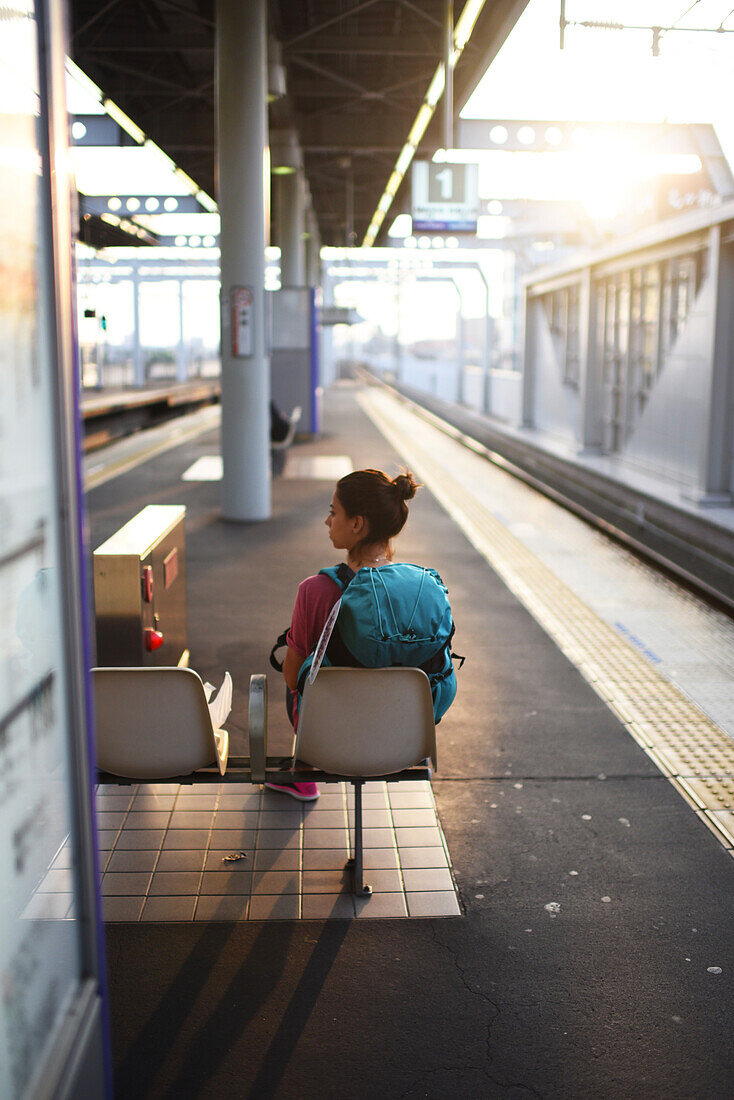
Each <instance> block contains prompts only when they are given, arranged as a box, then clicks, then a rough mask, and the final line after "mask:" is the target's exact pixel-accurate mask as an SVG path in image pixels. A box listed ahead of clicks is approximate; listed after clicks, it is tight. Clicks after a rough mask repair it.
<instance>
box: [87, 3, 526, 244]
mask: <svg viewBox="0 0 734 1100" xmlns="http://www.w3.org/2000/svg"><path fill="white" fill-rule="evenodd" d="M526 3H527V0H486V2H484V3H483V2H482V0H464V2H462V0H456V2H455V4H454V26H455V28H460V27H463V28H464V31H465V32H466V31H467V30H469V29H470V33H469V35H468V38H467V40H466V44H465V45H463V44H462V46H463V48H462V49H461V50H460V51H459V55H458V59H457V61H456V67H455V73H454V108H455V116H456V117H458V114H459V112H460V111H461V109H462V107H463V106H464V104H465V103H466V101H467V100H468V98H469V96H470V95H471V93H472V91H473V90H474V88H475V87H476V85H477V83H478V82H479V80H480V79H481V77H482V75H483V74H484V73H485V71H486V69H487V67H488V66H489V64H490V63H491V61H492V60H493V58H494V57H495V55H496V54H497V52H498V51H499V49H500V47H501V46H502V44H503V42H504V41H505V39H506V38H507V36H508V34H509V32H510V30H511V29H512V27H513V26H514V24H515V22H516V21H517V19H518V18H519V16H520V15H521V13H522V11H523V10H524V8H525V6H526ZM69 6H70V12H71V43H70V53H71V57H72V59H73V61H74V62H75V64H76V65H77V66H78V67H79V69H80V70H82V72H83V73H84V74H86V75H87V76H88V77H89V78H90V79H91V81H93V83H94V85H96V86H97V87H98V88H99V89H100V90H101V93H102V96H101V100H98V106H97V108H95V109H93V110H87V109H84V108H82V109H81V110H80V108H79V106H75V105H74V103H73V102H71V103H70V110H71V111H72V113H73V114H75V115H81V114H84V115H87V116H89V115H90V114H92V115H93V114H95V113H96V114H99V115H103V114H105V107H104V105H103V104H104V101H105V100H109V101H111V102H112V105H113V108H112V109H113V110H114V109H115V108H118V109H119V110H121V111H122V112H124V115H125V116H127V118H128V119H129V120H131V122H132V124H133V127H132V128H133V131H134V130H135V129H136V128H139V131H140V133H139V134H138V135H137V138H135V137H132V136H130V134H129V132H128V134H127V138H126V139H125V142H126V146H127V147H126V148H121V149H120V165H119V166H118V168H117V170H116V171H114V172H112V175H113V177H114V178H115V179H116V181H117V184H116V190H117V192H118V194H119V193H124V194H126V195H128V196H137V195H140V197H141V205H140V208H139V209H137V210H136V212H135V215H134V221H135V225H136V226H137V227H138V228H139V230H140V243H152V241H151V240H150V239H148V240H147V241H146V238H145V232H146V230H150V231H151V233H152V232H155V233H156V234H158V235H160V234H163V235H164V236H170V237H175V236H176V235H180V234H181V233H185V232H186V231H187V230H186V228H185V222H184V220H183V219H185V218H186V216H187V213H188V212H189V211H191V210H194V209H196V210H199V211H201V210H210V211H212V210H214V211H215V210H216V207H215V205H214V204H213V203H212V199H216V184H215V164H216V124H215V99H216V91H215V73H214V60H215V59H214V35H215V5H214V3H213V0H145V2H143V0H138V2H130V0H107V2H100V0H70V5H69ZM445 8H446V4H445V0H420V3H418V2H413V0H352V2H349V3H347V2H345V0H270V3H269V5H268V19H269V34H270V36H271V40H274V41H275V42H277V43H279V44H280V51H281V56H282V64H283V67H284V69H285V88H286V94H285V96H284V97H282V98H279V99H276V100H274V101H273V102H272V103H271V105H270V109H269V121H270V129H271V133H273V132H274V131H281V130H295V132H296V134H297V135H298V140H299V144H300V147H301V150H302V155H303V163H304V173H305V177H306V180H307V182H308V187H309V190H310V194H311V201H312V205H313V210H314V213H315V217H316V220H317V222H318V226H319V232H320V236H321V240H322V243H323V244H325V245H344V244H345V243H347V234H348V232H349V229H350V228H352V229H353V240H354V242H355V243H357V244H359V243H361V242H362V241H363V240H364V239H365V236H366V235H367V234H368V231H369V229H370V226H371V225H373V226H374V224H375V223H374V215H375V212H376V211H377V209H378V204H379V203H380V201H381V197H382V196H383V194H384V192H385V188H386V186H387V185H388V181H389V180H390V179H391V176H392V174H393V172H394V169H395V166H396V162H397V161H398V159H399V158H400V156H401V152H402V151H403V150H404V148H405V145H406V142H407V141H408V138H409V135H410V134H411V133H413V135H415V134H416V133H418V132H419V131H420V134H421V136H420V138H419V140H418V142H417V152H416V154H415V155H416V156H417V157H419V158H430V157H431V156H432V155H433V153H434V152H435V150H436V149H438V148H441V147H442V145H443V130H442V103H441V101H440V100H439V101H438V102H437V104H432V108H434V107H435V114H434V115H433V117H432V120H431V121H430V122H429V123H428V125H427V126H426V127H425V128H424V129H423V130H421V128H420V127H419V128H418V130H415V129H414V126H415V123H416V118H417V116H418V115H419V112H420V111H421V109H422V105H423V104H424V103H425V101H426V97H427V93H428V92H429V89H431V88H433V89H435V87H436V74H437V68H438V67H439V66H440V65H441V63H442V60H443V40H444V33H445V32H444V19H445ZM274 54H275V51H274V50H273V49H272V46H271V56H274ZM82 98H83V97H82ZM429 98H431V99H436V96H435V95H433V96H430V97H429ZM92 99H94V95H92ZM108 110H109V108H108ZM424 119H425V112H424ZM91 121H92V122H93V119H92V120H91ZM87 122H90V118H89V117H87ZM101 126H102V124H101V123H100V127H101ZM92 128H93V129H94V127H92ZM100 134H101V135H102V137H101V138H100V142H101V143H102V144H105V143H106V144H110V142H109V141H108V139H105V138H104V134H103V130H102V129H100ZM128 139H129V140H128ZM141 139H142V140H141ZM92 144H94V143H93V141H91V140H90V149H89V150H87V149H85V147H84V145H83V144H82V145H80V147H79V148H77V149H76V150H75V156H76V158H77V160H76V171H77V178H78V183H79V189H80V191H81V192H82V193H83V194H84V195H87V196H95V195H98V196H103V195H105V194H106V193H108V191H109V188H108V186H107V185H106V184H105V182H104V181H103V180H102V179H101V178H100V179H95V178H94V173H95V171H96V168H95V161H94V158H93V157H92V155H91V154H92V148H91V145H92ZM130 146H136V148H131V147H130ZM87 153H88V154H89V155H86V154H87ZM107 153H108V154H112V155H113V156H114V154H115V149H114V148H113V147H112V145H111V144H110V147H109V148H108V149H107ZM123 153H125V154H126V155H125V157H124V158H123V156H122V154H123ZM131 153H134V154H135V158H137V159H136V160H135V159H134V160H133V161H131V160H130V154H131ZM168 158H170V161H172V162H173V164H171V163H170V161H168ZM106 163H107V169H106V171H107V172H108V177H107V178H109V171H110V169H109V166H110V163H111V162H110V161H109V159H107V161H106ZM175 167H178V169H179V172H178V174H175V173H173V169H174V168H175ZM123 173H125V175H123ZM408 175H409V172H408ZM404 187H405V184H401V185H400V186H398V187H395V186H393V192H394V194H393V195H392V196H391V198H392V200H393V205H392V212H391V215H390V216H389V217H387V218H386V219H385V221H383V222H382V224H381V226H380V229H379V233H378V232H377V231H375V232H374V233H373V237H374V238H375V239H376V240H377V241H378V243H379V241H380V240H382V239H383V238H384V233H385V231H386V229H387V227H388V226H389V224H390V221H391V219H392V216H393V214H397V213H398V212H399V209H400V200H401V197H402V190H403V188H404ZM197 192H198V193H199V199H198V201H197V200H196V199H195V196H196V194H197ZM176 195H178V196H180V198H179V201H178V204H177V206H176V207H175V208H173V199H174V198H175V197H176ZM350 195H351V196H352V197H351V198H349V197H348V196H350ZM145 196H149V197H151V202H152V199H153V198H156V197H157V196H160V202H161V203H162V202H163V201H164V198H166V197H167V198H169V199H170V200H171V202H170V203H169V207H163V206H162V205H161V206H159V208H157V209H156V208H152V207H149V208H148V209H147V210H146V209H145V199H144V197H145ZM207 200H208V202H207ZM192 204H193V205H192ZM92 207H93V204H92V206H90V210H91V214H90V216H91V217H93V218H98V217H99V214H100V212H99V211H95V210H94V209H92ZM352 208H353V221H352V220H351V218H350V213H349V211H350V210H351V209H352ZM125 213H126V211H125V210H122V211H120V213H119V215H118V217H120V218H122V217H123V216H124V215H125ZM165 214H169V215H170V218H169V221H168V222H167V223H166V224H165V226H164V225H163V223H162V222H161V221H160V220H159V219H160V218H162V217H163V216H164V215H165ZM215 218H216V215H215V214H212V215H211V218H210V223H209V224H208V225H207V227H206V228H205V229H201V230H200V231H199V232H200V233H202V234H206V233H213V232H216V225H215ZM176 219H179V220H178V221H177V220H176ZM112 222H114V216H113V217H112ZM108 229H109V231H110V232H112V231H113V227H112V226H111V225H108ZM275 229H276V232H277V226H276V227H275ZM110 243H112V242H110Z"/></svg>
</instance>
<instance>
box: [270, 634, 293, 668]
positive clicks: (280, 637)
mask: <svg viewBox="0 0 734 1100" xmlns="http://www.w3.org/2000/svg"><path fill="white" fill-rule="evenodd" d="M289 630H290V627H286V629H285V630H284V631H283V633H282V634H279V635H278V640H277V642H276V643H275V645H274V646H273V648H272V649H271V650H270V663H271V665H272V666H273V668H274V669H275V671H276V672H282V671H283V662H282V661H279V660H278V658H277V657H276V656H275V651H276V650H277V649H282V648H283V646H284V645H287V644H288V643H287V642H286V638H287V637H288V631H289Z"/></svg>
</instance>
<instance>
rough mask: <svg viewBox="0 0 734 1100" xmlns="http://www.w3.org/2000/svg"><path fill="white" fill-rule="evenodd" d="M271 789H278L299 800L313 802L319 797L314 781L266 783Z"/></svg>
mask: <svg viewBox="0 0 734 1100" xmlns="http://www.w3.org/2000/svg"><path fill="white" fill-rule="evenodd" d="M265 786H266V787H267V788H268V789H269V790H271V791H280V792H281V793H282V794H289V795H290V796H291V798H297V799H298V801H299V802H315V800H316V799H317V798H318V797H319V788H318V787H317V786H316V784H315V783H266V784H265Z"/></svg>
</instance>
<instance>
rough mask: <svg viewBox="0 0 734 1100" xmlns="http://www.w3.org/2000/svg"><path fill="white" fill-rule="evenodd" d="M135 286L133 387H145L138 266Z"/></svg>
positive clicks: (135, 273) (134, 277)
mask: <svg viewBox="0 0 734 1100" xmlns="http://www.w3.org/2000/svg"><path fill="white" fill-rule="evenodd" d="M132 284H133V385H134V386H144V385H145V363H144V362H143V349H142V348H141V346H140V276H139V275H138V269H137V264H135V265H134V271H133V275H132Z"/></svg>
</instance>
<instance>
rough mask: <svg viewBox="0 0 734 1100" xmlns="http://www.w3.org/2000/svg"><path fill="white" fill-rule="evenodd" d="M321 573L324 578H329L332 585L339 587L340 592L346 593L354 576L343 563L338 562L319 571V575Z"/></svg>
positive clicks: (352, 571)
mask: <svg viewBox="0 0 734 1100" xmlns="http://www.w3.org/2000/svg"><path fill="white" fill-rule="evenodd" d="M321 573H323V574H324V576H325V577H330V578H331V580H332V581H333V582H334V584H337V585H338V586H339V588H340V589H341V591H342V592H346V590H347V588H348V587H349V585H350V584H351V582H352V581H353V580H354V578H355V576H356V573H355V572H354V570H353V569H350V568H349V566H348V565H347V563H346V562H345V561H342V562H339V564H338V565H327V566H326V568H325V569H319V575H320V574H321Z"/></svg>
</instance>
